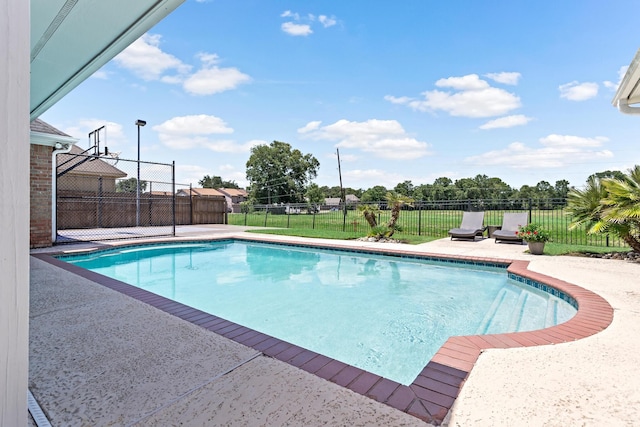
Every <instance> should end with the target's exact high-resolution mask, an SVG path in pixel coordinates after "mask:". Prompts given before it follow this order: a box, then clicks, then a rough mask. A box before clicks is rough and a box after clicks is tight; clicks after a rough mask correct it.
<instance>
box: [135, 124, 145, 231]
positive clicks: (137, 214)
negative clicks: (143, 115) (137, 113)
mask: <svg viewBox="0 0 640 427" xmlns="http://www.w3.org/2000/svg"><path fill="white" fill-rule="evenodd" d="M146 124H147V122H145V121H144V120H140V119H138V120H136V126H138V178H137V180H136V227H139V226H140V128H141V127H142V126H144V125H146Z"/></svg>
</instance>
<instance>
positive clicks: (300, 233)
mask: <svg viewBox="0 0 640 427" xmlns="http://www.w3.org/2000/svg"><path fill="white" fill-rule="evenodd" d="M247 232H249V233H260V234H277V235H280V236H296V237H310V238H317V239H334V240H353V239H357V238H359V237H364V236H365V234H366V233H357V232H353V231H335V230H317V229H316V230H313V229H306V228H264V229H253V230H247ZM393 238H394V239H397V240H400V241H401V242H403V243H408V244H411V245H418V244H420V243H426V242H431V241H432V240H437V239H439V237H432V236H414V235H411V234H403V233H395V234H394V235H393Z"/></svg>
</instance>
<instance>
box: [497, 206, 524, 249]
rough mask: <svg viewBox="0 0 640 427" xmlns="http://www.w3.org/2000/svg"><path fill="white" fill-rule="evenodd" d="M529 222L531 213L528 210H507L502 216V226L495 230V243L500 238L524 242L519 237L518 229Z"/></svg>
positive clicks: (507, 240) (504, 240) (506, 240)
mask: <svg viewBox="0 0 640 427" xmlns="http://www.w3.org/2000/svg"><path fill="white" fill-rule="evenodd" d="M528 222H529V214H528V213H527V212H505V214H504V217H503V218H502V227H501V228H500V230H495V231H494V232H493V237H494V238H495V239H496V240H495V243H498V241H499V240H500V241H503V242H517V243H522V239H521V238H520V237H518V230H519V229H520V227H522V226H525V225H527V223H528Z"/></svg>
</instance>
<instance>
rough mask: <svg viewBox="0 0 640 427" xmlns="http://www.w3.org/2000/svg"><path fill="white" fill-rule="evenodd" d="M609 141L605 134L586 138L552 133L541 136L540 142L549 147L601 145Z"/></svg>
mask: <svg viewBox="0 0 640 427" xmlns="http://www.w3.org/2000/svg"><path fill="white" fill-rule="evenodd" d="M608 141H609V138H607V137H605V136H596V137H595V138H585V137H582V136H574V135H558V134H551V135H548V136H545V137H544V138H540V143H541V144H542V145H544V146H547V147H578V148H580V147H600V146H601V145H602V144H603V143H605V142H608Z"/></svg>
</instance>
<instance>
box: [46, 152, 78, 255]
mask: <svg viewBox="0 0 640 427" xmlns="http://www.w3.org/2000/svg"><path fill="white" fill-rule="evenodd" d="M71 147H73V144H72V143H68V142H67V143H61V142H57V143H56V144H55V145H54V150H53V152H52V153H51V242H52V243H55V242H56V238H57V237H58V223H57V222H58V211H57V209H58V203H57V202H58V200H57V192H58V190H57V184H58V179H57V169H58V167H57V166H58V160H57V157H58V154H64V153H68V152H70V151H71Z"/></svg>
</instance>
